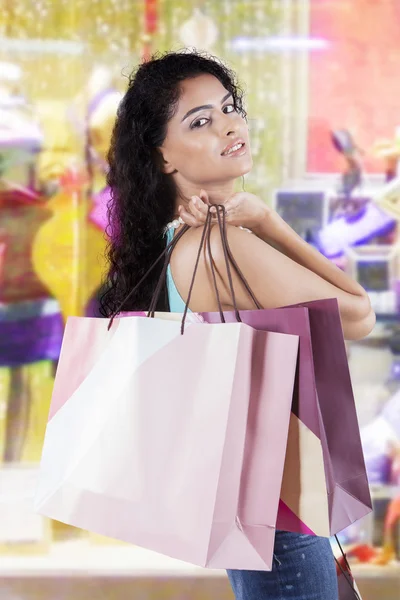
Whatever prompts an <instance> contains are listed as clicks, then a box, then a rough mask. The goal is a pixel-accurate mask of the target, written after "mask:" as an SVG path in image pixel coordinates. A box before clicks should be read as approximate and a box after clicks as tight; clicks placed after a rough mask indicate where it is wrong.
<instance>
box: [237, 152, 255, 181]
mask: <svg viewBox="0 0 400 600" xmlns="http://www.w3.org/2000/svg"><path fill="white" fill-rule="evenodd" d="M237 167H238V174H237V175H236V177H242V176H243V175H247V174H248V173H250V171H251V170H252V168H253V159H252V157H251V156H244V157H243V161H241V163H240V164H238V165H237Z"/></svg>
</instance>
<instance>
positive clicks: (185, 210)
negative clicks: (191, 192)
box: [179, 190, 214, 227]
mask: <svg viewBox="0 0 400 600" xmlns="http://www.w3.org/2000/svg"><path fill="white" fill-rule="evenodd" d="M209 208H210V203H209V198H208V194H207V192H205V191H204V190H201V192H200V195H199V196H192V198H191V199H190V201H189V203H188V204H187V205H185V206H180V207H179V215H180V216H181V217H182V220H183V221H184V222H185V223H186V224H187V225H190V226H191V227H201V226H202V225H204V223H205V222H206V219H207V215H208V211H209ZM213 216H214V215H213Z"/></svg>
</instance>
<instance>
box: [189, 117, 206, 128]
mask: <svg viewBox="0 0 400 600" xmlns="http://www.w3.org/2000/svg"><path fill="white" fill-rule="evenodd" d="M206 123H208V119H205V118H203V119H197V121H193V123H192V124H191V126H190V128H191V129H198V128H199V127H204V125H205V124H206Z"/></svg>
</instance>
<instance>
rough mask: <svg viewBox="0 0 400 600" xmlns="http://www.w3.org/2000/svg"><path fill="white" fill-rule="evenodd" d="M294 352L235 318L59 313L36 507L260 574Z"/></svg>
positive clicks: (285, 339)
mask: <svg viewBox="0 0 400 600" xmlns="http://www.w3.org/2000/svg"><path fill="white" fill-rule="evenodd" d="M189 321H190V319H189ZM297 351H298V338H297V337H296V336H294V335H284V334H277V333H268V332H262V331H256V330H255V329H253V328H251V327H250V326H248V325H246V324H241V323H232V324H218V325H209V326H204V325H203V324H198V323H192V324H191V323H189V324H187V326H186V330H185V332H184V335H181V322H180V321H176V320H175V321H174V320H164V319H157V318H141V317H126V318H123V319H115V321H114V322H113V324H112V327H111V328H110V330H108V321H107V320H105V319H96V318H83V317H82V318H80V317H72V318H70V319H68V322H67V325H66V330H65V335H64V340H63V345H62V350H61V355H60V361H59V365H58V370H57V374H56V380H55V385H54V393H53V398H52V403H51V409H50V415H49V422H48V425H47V430H46V436H45V441H44V446H43V454H42V461H41V466H40V473H39V483H38V488H37V493H36V498H35V509H36V511H37V512H38V513H40V514H42V515H46V516H47V517H50V518H52V519H56V520H59V521H62V522H64V523H67V524H69V525H73V526H76V527H80V528H83V529H87V530H89V531H92V532H95V533H99V534H103V535H106V536H109V537H113V538H116V539H120V540H123V541H126V542H131V543H134V544H136V545H139V546H143V547H145V548H148V549H150V550H154V551H156V552H160V553H163V554H166V555H169V556H171V557H174V558H178V559H181V560H185V561H187V562H190V563H194V564H197V565H200V566H207V567H212V568H224V569H225V568H234V569H255V570H269V569H271V567H272V557H273V546H274V537H275V523H276V517H277V510H278V503H279V494H280V487H281V482H282V474H283V467H284V459H285V450H286V441H287V431H288V426H289V419H290V408H291V403H292V395H293V384H294V377H295V369H296V361H297Z"/></svg>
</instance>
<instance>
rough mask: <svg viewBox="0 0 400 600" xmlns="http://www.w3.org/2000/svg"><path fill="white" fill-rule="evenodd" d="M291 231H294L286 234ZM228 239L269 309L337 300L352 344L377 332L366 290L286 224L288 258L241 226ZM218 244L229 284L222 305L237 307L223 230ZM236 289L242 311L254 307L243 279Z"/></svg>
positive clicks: (216, 238) (214, 240) (279, 239)
mask: <svg viewBox="0 0 400 600" xmlns="http://www.w3.org/2000/svg"><path fill="white" fill-rule="evenodd" d="M282 223H284V222H283V221H282ZM286 228H288V229H289V230H290V231H289V232H287V231H285V230H286ZM269 231H270V229H269ZM290 232H292V233H293V235H292V233H290ZM227 234H228V242H229V245H230V247H231V250H232V254H233V255H234V257H235V259H236V261H237V263H238V265H239V267H240V269H241V270H242V272H243V274H244V276H245V277H246V279H247V281H248V283H249V284H250V286H251V288H252V290H253V291H254V293H255V295H256V296H257V298H258V300H259V302H260V303H261V304H262V306H263V307H264V308H277V307H281V306H287V305H290V304H297V303H300V302H308V301H311V300H320V299H325V298H337V300H338V304H339V310H340V315H341V320H342V325H343V331H344V336H345V338H346V339H361V338H363V337H365V336H366V335H368V334H369V333H370V332H371V331H372V329H373V327H374V325H375V315H374V312H373V311H372V309H371V304H370V301H369V298H368V295H367V293H366V292H365V291H364V289H363V288H362V287H361V286H360V285H359V284H358V283H357V282H356V281H354V280H352V279H351V278H350V277H348V276H347V275H346V274H345V273H343V272H342V271H340V270H339V269H337V267H335V266H334V265H333V264H332V263H331V262H330V261H328V260H327V259H325V258H324V257H323V256H322V255H321V254H320V253H319V252H317V251H316V250H315V249H314V248H312V247H311V246H309V244H307V243H306V242H304V241H303V240H302V239H301V238H299V236H296V234H295V233H294V232H293V230H292V229H291V228H290V227H289V226H287V225H286V224H284V226H283V227H282V231H281V232H280V233H277V239H276V240H275V241H276V242H277V243H279V244H280V245H283V250H284V252H285V254H283V253H282V252H279V251H278V250H276V249H275V248H273V247H271V246H270V245H269V244H266V243H265V242H264V241H262V240H261V239H259V238H258V237H256V236H254V235H249V234H248V233H247V232H244V231H241V230H240V229H237V228H236V227H231V226H228V228H227ZM285 236H286V237H285ZM273 241H274V240H273ZM212 245H213V255H214V260H215V262H216V265H217V268H218V271H219V273H220V276H221V278H222V280H223V284H224V285H223V297H222V301H223V303H224V304H230V305H231V304H232V301H231V297H230V293H229V287H228V278H227V271H226V266H225V260H224V254H223V251H222V245H221V240H220V234H219V231H218V228H214V230H213V234H212ZM234 285H235V290H236V293H237V300H238V304H239V308H240V309H242V310H245V309H251V308H254V304H253V302H252V300H251V298H250V297H249V295H248V293H247V291H246V289H245V287H244V286H243V285H242V284H241V282H240V280H239V279H238V277H237V275H234Z"/></svg>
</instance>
